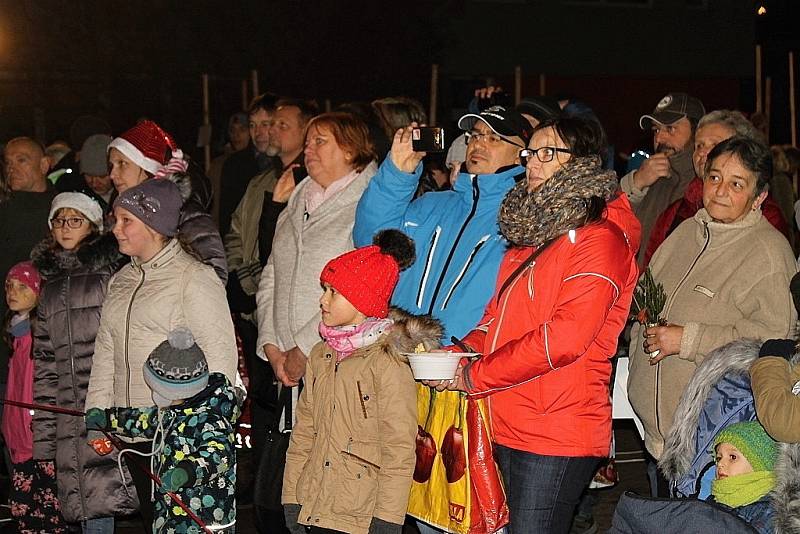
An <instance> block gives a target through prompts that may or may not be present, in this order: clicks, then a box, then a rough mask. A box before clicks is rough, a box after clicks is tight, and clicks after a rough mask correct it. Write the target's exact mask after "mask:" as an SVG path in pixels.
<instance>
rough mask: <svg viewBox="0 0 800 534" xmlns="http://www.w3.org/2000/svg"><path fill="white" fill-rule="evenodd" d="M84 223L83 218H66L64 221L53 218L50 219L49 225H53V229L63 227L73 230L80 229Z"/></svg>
mask: <svg viewBox="0 0 800 534" xmlns="http://www.w3.org/2000/svg"><path fill="white" fill-rule="evenodd" d="M84 222H86V219H84V218H83V217H67V218H65V219H60V218H59V219H57V218H55V217H53V218H52V219H50V224H52V225H53V228H63V227H64V226H67V227H69V228H72V229H73V230H75V229H77V228H80V227H81V226H82V225H83V223H84Z"/></svg>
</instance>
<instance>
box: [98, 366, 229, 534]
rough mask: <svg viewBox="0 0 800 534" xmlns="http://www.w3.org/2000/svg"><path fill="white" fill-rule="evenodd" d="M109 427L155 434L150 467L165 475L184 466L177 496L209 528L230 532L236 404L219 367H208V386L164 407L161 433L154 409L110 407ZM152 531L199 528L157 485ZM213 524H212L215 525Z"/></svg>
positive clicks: (178, 532) (181, 533) (179, 533)
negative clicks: (215, 370)
mask: <svg viewBox="0 0 800 534" xmlns="http://www.w3.org/2000/svg"><path fill="white" fill-rule="evenodd" d="M106 412H107V416H108V423H109V427H110V428H109V429H110V430H111V431H112V432H114V433H115V434H119V435H121V436H127V437H131V438H136V437H144V438H148V439H154V440H155V441H154V445H153V449H154V450H158V449H159V447H161V450H160V452H159V453H158V454H156V455H155V456H154V464H153V467H154V473H155V474H156V475H158V477H159V478H161V479H162V480H169V479H170V476H171V474H172V473H171V471H172V470H174V469H175V468H182V469H184V470H185V471H186V472H187V473H188V475H189V480H188V482H186V483H185V484H184V485H183V486H182V487H181V488H180V489H179V490H178V491H176V493H177V495H178V497H180V499H181V500H182V501H183V502H184V503H185V504H186V505H188V506H189V507H190V508H191V509H192V511H193V512H194V513H195V514H197V516H198V517H200V519H201V520H202V521H203V522H204V523H205V524H206V525H207V526H209V527H211V529H212V530H214V531H218V528H219V527H223V526H224V527H225V528H224V530H222V531H223V532H225V533H226V534H230V533H233V532H234V527H233V525H234V523H235V522H236V501H235V498H234V489H235V487H236V449H235V446H234V443H235V435H234V426H233V425H234V423H235V422H236V420H237V419H238V418H239V414H240V410H239V405H238V403H237V397H236V395H235V393H234V389H233V387H232V386H231V384H230V382H229V381H228V379H227V378H226V377H225V376H224V375H222V374H220V373H211V375H210V376H209V382H208V386H207V387H206V388H205V389H204V390H203V391H201V392H200V393H198V394H197V395H195V396H194V397H192V398H190V399H186V400H185V401H184V402H183V403H182V404H180V405H176V406H170V407H169V408H162V409H161V410H160V413H161V419H162V420H161V426H162V428H163V435H161V433H160V432H159V433H158V434H159V435H156V434H157V430H158V426H159V422H158V414H159V411H158V409H157V408H156V407H155V406H153V407H152V408H121V407H117V408H109V409H108V410H106ZM153 500H154V501H155V502H154V507H155V520H154V521H153V532H154V533H166V534H196V533H197V534H200V533H202V530H201V529H200V527H199V526H198V525H197V523H195V522H194V521H193V520H192V519H191V518H190V517H189V516H188V515H186V513H185V512H184V511H183V510H181V508H180V507H179V506H178V505H177V504H175V503H173V502H171V500H170V498H169V496H168V495H167V493H166V491H165V489H164V488H162V487H158V485H156V488H155V494H154V496H153ZM215 527H216V528H215Z"/></svg>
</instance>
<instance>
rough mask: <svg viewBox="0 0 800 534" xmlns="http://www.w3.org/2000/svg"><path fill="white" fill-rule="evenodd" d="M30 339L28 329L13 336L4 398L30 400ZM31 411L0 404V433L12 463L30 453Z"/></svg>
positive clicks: (20, 461) (31, 447)
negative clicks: (0, 416)
mask: <svg viewBox="0 0 800 534" xmlns="http://www.w3.org/2000/svg"><path fill="white" fill-rule="evenodd" d="M32 345H33V339H32V337H31V333H30V332H28V333H27V334H25V335H24V336H21V337H16V338H14V355H13V356H12V357H11V359H10V360H9V362H8V384H7V385H6V400H13V401H17V402H27V403H32V402H33V358H32V352H31V350H32ZM31 419H32V416H31V411H30V410H29V409H27V408H17V407H16V406H9V405H6V406H4V407H3V425H2V431H3V437H4V438H5V440H6V445H7V446H8V450H9V452H10V453H11V461H12V462H13V463H15V464H19V463H22V462H24V461H26V460H30V459H31V458H32V457H33V432H32V431H31Z"/></svg>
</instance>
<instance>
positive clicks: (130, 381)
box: [86, 239, 238, 409]
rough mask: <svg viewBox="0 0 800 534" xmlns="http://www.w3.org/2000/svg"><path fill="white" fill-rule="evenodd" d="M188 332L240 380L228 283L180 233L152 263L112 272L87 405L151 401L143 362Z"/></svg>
mask: <svg viewBox="0 0 800 534" xmlns="http://www.w3.org/2000/svg"><path fill="white" fill-rule="evenodd" d="M179 326H183V327H186V328H188V329H189V330H191V332H192V334H193V335H194V337H195V340H196V342H197V345H198V346H199V347H200V348H201V349H203V352H204V353H205V355H206V359H207V360H208V367H209V370H210V371H211V372H212V373H213V372H215V371H217V372H220V373H223V374H224V375H225V376H227V377H228V379H229V380H230V381H231V383H236V377H237V372H236V365H237V361H238V357H237V352H236V338H235V335H234V332H233V322H232V321H231V316H230V312H229V311H228V303H227V301H226V300H225V288H224V287H223V286H222V282H221V281H220V279H219V277H218V276H217V275H216V274H215V272H214V269H212V268H211V267H209V266H207V265H205V264H203V263H200V262H199V261H197V260H195V259H194V258H192V257H191V256H189V254H187V253H186V252H184V250H183V249H182V248H181V245H180V243H178V241H177V240H176V239H173V240H171V241H170V242H169V243H167V245H166V247H164V249H163V250H162V251H161V252H159V253H158V254H156V256H155V257H153V258H152V259H151V260H150V261H148V262H146V263H142V264H137V263H136V262H135V261H131V263H129V264H128V265H126V266H125V267H123V268H122V269H121V270H120V271H119V272H118V273H117V274H115V275H114V276H113V277H112V278H111V280H110V282H109V287H108V294H107V296H106V299H105V302H104V303H103V312H102V315H101V317H100V328H99V330H98V332H97V338H96V341H95V348H94V361H93V365H92V374H91V377H90V379H89V392H88V394H87V395H86V408H87V409H88V408H93V407H95V408H108V407H111V406H132V407H144V406H152V405H153V400H152V398H151V396H150V388H149V387H148V386H147V384H145V382H144V377H143V375H142V366H143V365H144V362H145V360H146V359H147V357H148V356H149V355H150V353H151V352H152V351H153V349H155V348H156V347H157V346H158V345H159V344H161V342H163V341H166V339H167V335H168V334H169V332H170V331H171V330H174V329H175V328H176V327H179Z"/></svg>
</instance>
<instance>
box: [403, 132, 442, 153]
mask: <svg viewBox="0 0 800 534" xmlns="http://www.w3.org/2000/svg"><path fill="white" fill-rule="evenodd" d="M411 145H412V147H413V148H414V152H426V153H429V152H444V128H439V127H436V126H431V127H422V128H414V129H412V130H411Z"/></svg>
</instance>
